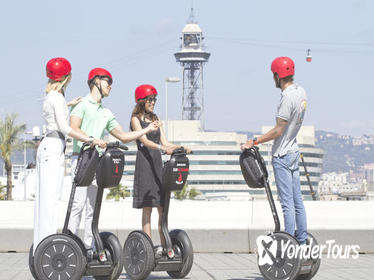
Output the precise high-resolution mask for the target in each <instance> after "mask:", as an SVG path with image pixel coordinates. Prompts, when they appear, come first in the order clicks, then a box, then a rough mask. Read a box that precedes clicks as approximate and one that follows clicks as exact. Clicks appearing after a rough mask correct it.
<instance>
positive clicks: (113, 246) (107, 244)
mask: <svg viewBox="0 0 374 280" xmlns="http://www.w3.org/2000/svg"><path fill="white" fill-rule="evenodd" d="M100 237H101V240H102V241H103V244H104V248H105V249H107V250H108V251H109V253H110V255H111V258H112V262H113V266H114V268H113V271H112V274H111V275H108V276H95V279H96V280H116V279H118V278H119V277H120V276H121V273H122V270H123V263H124V257H123V250H122V245H121V243H120V242H119V240H118V238H117V236H115V235H114V234H113V233H111V232H100Z"/></svg>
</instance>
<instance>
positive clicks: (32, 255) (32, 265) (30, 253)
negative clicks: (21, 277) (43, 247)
mask: <svg viewBox="0 0 374 280" xmlns="http://www.w3.org/2000/svg"><path fill="white" fill-rule="evenodd" d="M33 251H34V243H33V244H31V247H30V251H29V269H30V272H31V275H32V277H34V279H36V275H35V267H34V252H33Z"/></svg>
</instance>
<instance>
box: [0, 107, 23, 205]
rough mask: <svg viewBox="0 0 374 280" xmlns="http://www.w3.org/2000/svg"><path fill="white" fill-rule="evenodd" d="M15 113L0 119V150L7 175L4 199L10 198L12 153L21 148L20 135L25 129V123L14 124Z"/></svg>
mask: <svg viewBox="0 0 374 280" xmlns="http://www.w3.org/2000/svg"><path fill="white" fill-rule="evenodd" d="M16 119H17V114H10V115H9V114H8V115H6V116H5V119H4V120H3V119H0V152H1V157H2V159H3V160H4V165H5V171H6V175H7V186H6V190H7V192H6V199H7V200H12V186H13V184H12V167H13V165H12V161H11V156H12V154H13V153H14V152H15V151H17V150H20V149H22V148H23V142H22V141H21V140H20V136H21V135H22V133H23V132H24V131H25V129H26V125H25V124H21V125H17V124H16Z"/></svg>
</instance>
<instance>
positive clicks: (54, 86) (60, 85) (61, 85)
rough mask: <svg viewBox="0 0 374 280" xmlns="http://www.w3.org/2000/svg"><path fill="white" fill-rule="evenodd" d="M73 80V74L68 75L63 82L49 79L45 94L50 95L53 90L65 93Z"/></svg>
mask: <svg viewBox="0 0 374 280" xmlns="http://www.w3.org/2000/svg"><path fill="white" fill-rule="evenodd" d="M70 80H71V72H70V73H69V74H68V75H66V76H65V77H64V78H63V79H62V80H61V81H55V80H52V79H48V84H47V86H46V88H45V92H46V93H49V92H50V91H52V90H55V91H58V92H62V93H64V89H65V88H66V87H67V85H68V84H69V82H70Z"/></svg>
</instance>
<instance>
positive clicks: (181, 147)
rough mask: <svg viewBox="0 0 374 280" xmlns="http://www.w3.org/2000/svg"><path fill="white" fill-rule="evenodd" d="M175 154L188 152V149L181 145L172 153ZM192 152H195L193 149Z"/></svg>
mask: <svg viewBox="0 0 374 280" xmlns="http://www.w3.org/2000/svg"><path fill="white" fill-rule="evenodd" d="M174 154H187V150H186V149H185V148H184V147H183V146H180V147H179V148H176V149H174V151H173V153H172V154H171V155H174ZM190 154H193V152H192V151H191V152H190Z"/></svg>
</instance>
